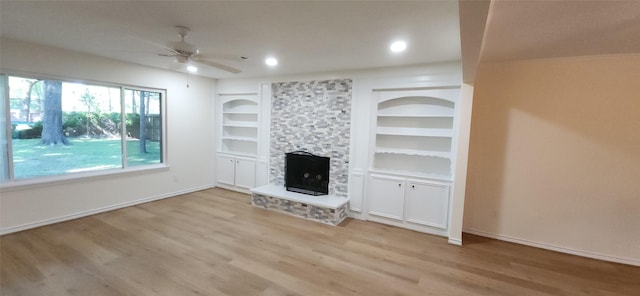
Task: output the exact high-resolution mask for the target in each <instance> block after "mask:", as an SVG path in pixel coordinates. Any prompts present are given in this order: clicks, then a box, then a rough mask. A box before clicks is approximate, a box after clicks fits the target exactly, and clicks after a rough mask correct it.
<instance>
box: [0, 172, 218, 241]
mask: <svg viewBox="0 0 640 296" xmlns="http://www.w3.org/2000/svg"><path fill="white" fill-rule="evenodd" d="M214 187H215V186H214V185H213V184H211V185H204V186H200V187H194V188H189V189H185V190H180V191H176V192H172V193H165V194H160V195H156V196H151V197H146V198H141V199H137V200H133V201H128V202H123V203H119V204H115V205H110V206H106V207H101V208H96V209H92V210H88V211H82V212H78V213H73V214H68V215H63V216H60V217H56V218H52V219H46V220H41V221H36V222H32V223H27V224H22V225H17V226H12V227H8V228H2V229H0V235H5V234H9V233H14V232H18V231H23V230H27V229H31V228H36V227H40V226H45V225H50V224H54V223H59V222H64V221H69V220H73V219H78V218H82V217H86V216H91V215H95V214H99V213H104V212H109V211H113V210H117V209H121V208H126V207H130V206H135V205H139V204H143V203H147V202H151V201H156V200H161V199H165V198H170V197H176V196H179V195H182V194H187V193H191V192H196V191H200V190H205V189H210V188H214Z"/></svg>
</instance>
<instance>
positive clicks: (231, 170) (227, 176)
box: [218, 155, 236, 185]
mask: <svg viewBox="0 0 640 296" xmlns="http://www.w3.org/2000/svg"><path fill="white" fill-rule="evenodd" d="M235 162H236V159H235V157H231V156H224V155H219V156H218V182H220V183H224V184H228V185H234V184H235V175H236V164H235Z"/></svg>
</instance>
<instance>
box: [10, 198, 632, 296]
mask: <svg viewBox="0 0 640 296" xmlns="http://www.w3.org/2000/svg"><path fill="white" fill-rule="evenodd" d="M0 243H1V245H0V247H1V258H0V260H1V261H0V264H1V273H0V276H1V279H0V284H1V285H2V286H1V290H0V294H1V295H2V296H9V295H137V296H140V295H175V296H181V295H583V294H584V295H640V268H638V267H632V266H626V265H620V264H614V263H608V262H602V261H597V260H591V259H585V258H580V257H576V256H571V255H566V254H560V253H555V252H551V251H545V250H541V249H536V248H531V247H526V246H520V245H516V244H511V243H506V242H500V241H496V240H491V239H486V238H482V237H478V236H472V235H465V237H464V243H465V245H464V247H462V248H460V247H456V246H451V245H448V244H447V240H446V239H445V238H441V237H435V236H431V235H426V234H422V233H418V232H413V231H409V230H404V229H399V228H394V227H389V226H385V225H381V224H376V223H372V222H365V221H358V220H351V219H349V220H347V221H345V222H343V223H342V224H341V225H340V226H338V227H332V226H328V225H324V224H320V223H316V222H311V221H307V220H303V219H300V218H296V217H292V216H287V215H284V214H280V213H276V212H272V211H267V210H263V209H258V208H254V207H252V206H251V205H250V204H249V197H248V196H247V195H244V194H239V193H234V192H231V191H226V190H222V189H210V190H205V191H201V192H196V193H191V194H186V195H182V196H178V197H175V198H169V199H165V200H161V201H156V202H152V203H147V204H143V205H139V206H135V207H129V208H125V209H120V210H116V211H112V212H108V213H103V214H99V215H94V216H90V217H86V218H82V219H77V220H73V221H69V222H64V223H58V224H55V225H50V226H45V227H41V228H37V229H32V230H28V231H23V232H19V233H14V234H10V235H5V236H3V237H1V238H0Z"/></svg>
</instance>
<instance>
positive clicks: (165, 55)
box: [158, 53, 178, 57]
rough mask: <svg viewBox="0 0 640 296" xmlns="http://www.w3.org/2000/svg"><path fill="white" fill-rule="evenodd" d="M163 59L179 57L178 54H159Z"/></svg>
mask: <svg viewBox="0 0 640 296" xmlns="http://www.w3.org/2000/svg"><path fill="white" fill-rule="evenodd" d="M158 55H159V56H161V57H176V56H178V55H177V54H166V53H159V54H158Z"/></svg>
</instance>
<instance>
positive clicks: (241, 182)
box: [236, 158, 256, 188]
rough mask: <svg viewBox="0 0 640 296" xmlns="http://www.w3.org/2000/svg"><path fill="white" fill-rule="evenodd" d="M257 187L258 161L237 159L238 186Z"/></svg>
mask: <svg viewBox="0 0 640 296" xmlns="http://www.w3.org/2000/svg"><path fill="white" fill-rule="evenodd" d="M255 185H256V161H255V160H252V159H244V158H236V186H238V187H242V188H253V187H255Z"/></svg>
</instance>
